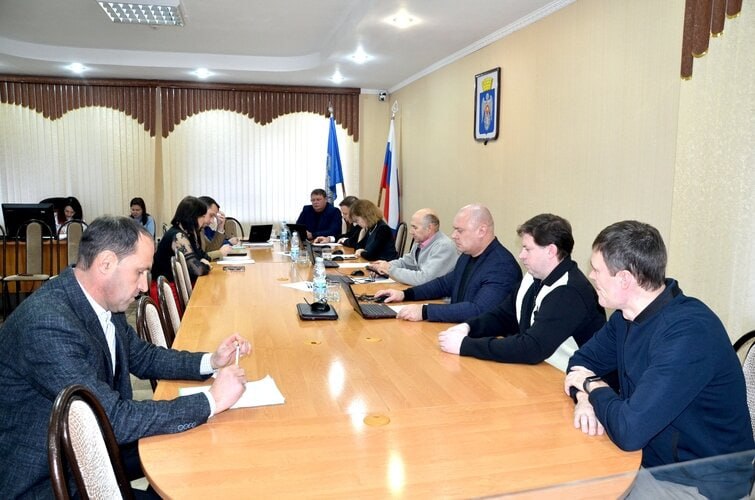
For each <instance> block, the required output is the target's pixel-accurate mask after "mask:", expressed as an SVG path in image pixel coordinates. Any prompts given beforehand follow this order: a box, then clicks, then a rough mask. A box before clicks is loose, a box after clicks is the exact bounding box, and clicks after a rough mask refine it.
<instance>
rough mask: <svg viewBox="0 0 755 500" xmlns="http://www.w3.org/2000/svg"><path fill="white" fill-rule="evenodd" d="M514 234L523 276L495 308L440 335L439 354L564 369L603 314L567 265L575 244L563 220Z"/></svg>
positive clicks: (542, 221)
mask: <svg viewBox="0 0 755 500" xmlns="http://www.w3.org/2000/svg"><path fill="white" fill-rule="evenodd" d="M517 234H518V235H519V236H520V237H521V238H522V251H521V252H520V253H519V260H520V261H521V262H522V264H523V265H524V267H525V268H526V269H527V274H526V275H525V276H524V278H523V279H522V281H521V282H520V283H519V285H518V286H517V287H515V291H514V292H512V293H510V294H509V296H508V297H506V298H505V299H504V301H503V302H502V303H501V304H500V305H499V306H498V307H497V308H495V309H493V310H492V311H490V312H488V313H485V314H482V315H480V316H477V317H476V318H473V319H471V320H469V321H467V322H466V323H461V324H458V325H454V326H452V327H451V328H449V329H448V330H445V331H442V332H440V334H438V341H439V343H440V348H441V349H442V350H443V351H445V352H448V353H451V354H461V355H462V356H474V357H476V358H480V359H489V360H494V361H501V362H504V363H529V364H535V363H540V362H542V361H545V360H547V361H548V362H549V363H551V364H552V365H554V366H556V367H558V368H561V369H565V368H566V365H567V362H568V360H569V357H570V356H571V355H572V354H573V353H574V351H575V350H576V348H577V346H581V345H582V344H584V343H585V342H587V340H589V339H590V338H591V337H592V335H593V333H595V332H596V331H597V330H599V329H600V328H601V327H602V326H603V325H604V324H605V322H606V317H605V311H604V310H603V308H602V307H601V306H600V305H599V304H598V298H597V295H596V293H595V290H594V289H593V287H592V285H591V284H590V282H589V281H588V280H587V278H586V277H585V275H584V274H583V273H582V272H581V271H580V270H579V268H578V267H577V264H576V262H574V261H573V260H571V251H572V248H573V247H574V238H573V237H572V231H571V225H570V224H569V222H568V221H567V220H566V219H564V218H562V217H559V216H557V215H552V214H541V215H537V216H535V217H533V218H531V219H530V220H528V221H527V222H525V223H524V224H522V225H521V226H519V228H518V229H517Z"/></svg>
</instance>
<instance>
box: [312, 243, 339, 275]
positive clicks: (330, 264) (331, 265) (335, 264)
mask: <svg viewBox="0 0 755 500" xmlns="http://www.w3.org/2000/svg"><path fill="white" fill-rule="evenodd" d="M304 241H305V245H307V252H308V253H309V259H310V260H311V261H312V265H313V266H314V265H315V261H316V259H317V255H316V254H315V249H314V245H312V243H310V242H309V241H307V240H304ZM322 262H323V264H325V269H329V268H330V269H334V268H337V267H339V266H338V262H333V261H332V260H325V259H323V261H322Z"/></svg>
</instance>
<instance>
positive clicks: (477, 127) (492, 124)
mask: <svg viewBox="0 0 755 500" xmlns="http://www.w3.org/2000/svg"><path fill="white" fill-rule="evenodd" d="M500 84H501V68H500V67H498V68H494V69H491V70H489V71H486V72H484V73H480V74H479V75H475V77H474V118H475V119H474V138H475V140H478V141H482V142H483V143H484V144H487V143H488V141H490V140H495V139H498V115H499V111H500V107H501V92H500Z"/></svg>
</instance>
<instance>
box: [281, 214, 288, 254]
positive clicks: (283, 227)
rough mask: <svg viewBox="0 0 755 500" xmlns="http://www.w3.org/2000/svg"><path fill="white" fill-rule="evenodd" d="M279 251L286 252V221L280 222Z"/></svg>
mask: <svg viewBox="0 0 755 500" xmlns="http://www.w3.org/2000/svg"><path fill="white" fill-rule="evenodd" d="M281 252H283V253H286V252H288V226H287V225H286V221H283V222H281Z"/></svg>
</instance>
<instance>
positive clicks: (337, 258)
mask: <svg viewBox="0 0 755 500" xmlns="http://www.w3.org/2000/svg"><path fill="white" fill-rule="evenodd" d="M330 260H343V257H341V256H340V255H334V256H333V258H332V259H330Z"/></svg>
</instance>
